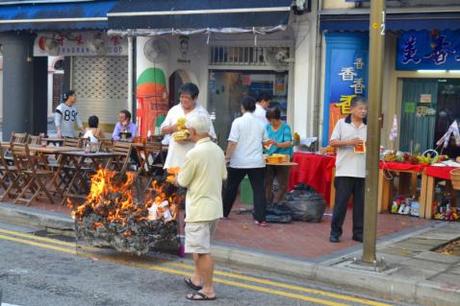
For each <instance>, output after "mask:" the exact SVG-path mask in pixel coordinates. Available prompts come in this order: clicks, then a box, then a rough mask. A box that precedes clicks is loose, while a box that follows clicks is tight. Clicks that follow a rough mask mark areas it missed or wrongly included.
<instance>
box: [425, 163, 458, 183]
mask: <svg viewBox="0 0 460 306" xmlns="http://www.w3.org/2000/svg"><path fill="white" fill-rule="evenodd" d="M454 169H457V168H455V167H436V166H429V167H426V168H425V174H426V175H428V176H432V177H435V178H439V179H443V180H450V171H452V170H454Z"/></svg>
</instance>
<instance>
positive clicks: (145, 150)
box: [136, 142, 164, 191]
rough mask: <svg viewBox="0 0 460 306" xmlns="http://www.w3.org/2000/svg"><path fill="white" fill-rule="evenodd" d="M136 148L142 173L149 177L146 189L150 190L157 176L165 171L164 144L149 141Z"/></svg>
mask: <svg viewBox="0 0 460 306" xmlns="http://www.w3.org/2000/svg"><path fill="white" fill-rule="evenodd" d="M136 150H137V154H138V157H139V161H140V173H141V174H144V176H145V177H146V178H147V182H146V183H145V191H148V190H150V186H151V184H152V181H153V179H154V178H155V176H156V175H161V174H163V172H164V169H163V166H164V154H163V145H162V144H161V142H149V143H146V144H145V145H144V146H142V147H137V148H136Z"/></svg>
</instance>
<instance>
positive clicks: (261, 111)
mask: <svg viewBox="0 0 460 306" xmlns="http://www.w3.org/2000/svg"><path fill="white" fill-rule="evenodd" d="M266 115H267V111H266V110H265V108H263V107H262V106H260V104H259V103H256V110H255V111H254V116H255V117H256V118H257V120H259V121H260V123H261V124H262V126H263V127H264V128H265V126H266V125H267V124H269V123H270V122H268V120H267V117H266Z"/></svg>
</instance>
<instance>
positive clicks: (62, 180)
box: [52, 137, 83, 191]
mask: <svg viewBox="0 0 460 306" xmlns="http://www.w3.org/2000/svg"><path fill="white" fill-rule="evenodd" d="M82 144H83V141H82V139H81V138H70V137H66V138H64V143H63V146H66V147H72V148H81V147H82ZM64 158H65V157H64V156H63V155H59V157H58V158H57V160H56V164H55V165H53V166H52V167H53V168H55V171H59V173H56V174H55V176H57V177H55V178H53V184H54V185H55V186H56V191H60V190H61V189H64V190H65V189H66V188H67V186H68V184H69V183H70V181H71V180H72V177H73V175H74V173H75V167H74V166H73V165H67V162H66V161H65V160H63V159H64ZM61 164H63V166H62V167H61V168H60V167H59V165H61Z"/></svg>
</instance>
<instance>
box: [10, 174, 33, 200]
mask: <svg viewBox="0 0 460 306" xmlns="http://www.w3.org/2000/svg"><path fill="white" fill-rule="evenodd" d="M33 183H34V178H33V177H32V176H31V177H29V178H28V180H27V183H26V184H25V186H24V188H22V191H21V192H20V193H19V195H18V196H17V197H16V199H15V200H14V203H16V204H19V202H22V201H24V202H26V203H27V201H28V199H27V198H25V195H26V193H27V191H28V190H29V189H30V188H31V187H32V184H33ZM27 204H30V203H27Z"/></svg>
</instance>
